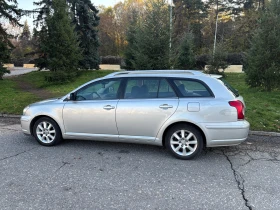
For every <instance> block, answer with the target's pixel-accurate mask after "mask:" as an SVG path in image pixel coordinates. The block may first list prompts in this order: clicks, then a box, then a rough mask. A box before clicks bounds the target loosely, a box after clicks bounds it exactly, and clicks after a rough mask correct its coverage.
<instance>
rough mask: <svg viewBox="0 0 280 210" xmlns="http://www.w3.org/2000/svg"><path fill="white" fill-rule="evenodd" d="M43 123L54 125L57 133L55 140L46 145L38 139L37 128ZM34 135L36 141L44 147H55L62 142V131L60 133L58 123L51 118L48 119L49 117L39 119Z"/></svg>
mask: <svg viewBox="0 0 280 210" xmlns="http://www.w3.org/2000/svg"><path fill="white" fill-rule="evenodd" d="M41 122H48V123H50V124H52V126H53V127H54V129H55V132H56V134H55V139H54V140H53V141H52V142H51V143H44V142H42V141H41V140H40V139H39V138H38V137H37V134H36V129H37V126H38V125H39V124H40V123H41ZM33 135H34V137H35V139H36V140H37V141H38V143H39V144H41V145H43V146H54V145H56V144H58V143H59V142H60V141H61V131H60V128H59V126H58V125H57V123H56V122H55V121H54V120H52V119H50V118H48V117H42V118H39V119H38V120H37V121H36V122H35V124H34V126H33Z"/></svg>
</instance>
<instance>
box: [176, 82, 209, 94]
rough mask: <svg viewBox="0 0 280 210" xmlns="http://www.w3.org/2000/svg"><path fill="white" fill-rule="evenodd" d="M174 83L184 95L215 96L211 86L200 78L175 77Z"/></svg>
mask: <svg viewBox="0 0 280 210" xmlns="http://www.w3.org/2000/svg"><path fill="white" fill-rule="evenodd" d="M173 83H174V85H175V86H176V88H177V90H178V91H179V93H180V95H181V96H183V97H213V93H212V91H211V90H210V88H209V87H208V86H207V85H206V84H204V83H203V82H201V81H199V80H191V79H174V80H173Z"/></svg>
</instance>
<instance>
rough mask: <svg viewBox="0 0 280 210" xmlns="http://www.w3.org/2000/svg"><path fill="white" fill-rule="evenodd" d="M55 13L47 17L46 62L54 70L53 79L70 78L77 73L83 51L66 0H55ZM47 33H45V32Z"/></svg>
mask: <svg viewBox="0 0 280 210" xmlns="http://www.w3.org/2000/svg"><path fill="white" fill-rule="evenodd" d="M52 9H53V14H52V15H51V14H48V15H47V17H46V25H47V30H48V32H47V37H44V38H43V39H42V40H41V42H42V50H43V52H44V57H43V58H45V59H44V62H45V64H46V67H47V68H48V69H49V70H50V71H52V72H53V75H52V76H51V77H50V78H48V80H51V81H65V80H70V79H72V78H73V77H75V76H76V75H77V69H78V62H79V60H80V59H81V53H80V48H79V43H78V38H77V35H76V33H75V31H74V26H72V25H71V19H70V18H69V14H68V12H67V5H66V3H65V1H61V0H53V2H52ZM44 34H45V33H44Z"/></svg>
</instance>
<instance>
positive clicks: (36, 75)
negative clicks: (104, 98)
mask: <svg viewBox="0 0 280 210" xmlns="http://www.w3.org/2000/svg"><path fill="white" fill-rule="evenodd" d="M112 72H114V71H83V72H82V74H81V75H80V76H79V77H78V78H76V80H75V81H73V82H70V83H67V84H56V85H54V84H51V85H50V84H48V83H47V82H46V81H45V80H44V78H45V76H46V75H47V74H49V72H32V73H29V74H26V75H22V76H20V77H18V78H19V79H20V80H22V81H25V82H27V83H30V84H32V85H33V86H34V87H35V88H42V89H44V90H46V91H48V92H50V93H52V94H53V95H54V96H63V95H65V94H67V93H69V92H70V91H71V90H73V89H75V88H77V87H78V86H79V85H82V84H84V83H85V82H88V81H90V80H92V79H95V78H98V77H103V76H105V75H107V74H109V73H112ZM226 80H227V81H228V82H229V83H230V84H231V85H232V86H233V87H235V88H236V89H238V90H239V93H240V94H241V95H242V96H243V97H244V100H245V103H246V107H247V109H246V114H245V115H246V119H247V120H248V121H249V122H250V124H251V130H262V131H274V132H280V103H279V102H280V91H279V90H278V91H272V92H264V91H262V90H260V89H257V88H254V89H252V88H249V87H248V86H247V85H246V83H245V74H236V73H234V74H233V73H232V74H227V77H226ZM38 100H40V98H39V97H38V96H36V95H34V94H32V93H28V92H26V91H22V90H19V89H18V88H17V84H16V81H15V80H14V79H5V80H3V81H0V113H8V114H21V113H22V109H23V108H24V107H25V106H26V105H28V104H30V103H33V102H35V101H38Z"/></svg>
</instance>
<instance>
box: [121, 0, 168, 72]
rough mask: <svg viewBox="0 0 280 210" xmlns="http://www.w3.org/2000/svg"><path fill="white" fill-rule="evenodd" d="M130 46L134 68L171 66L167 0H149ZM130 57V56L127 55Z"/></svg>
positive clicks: (166, 67) (164, 67) (165, 67)
mask: <svg viewBox="0 0 280 210" xmlns="http://www.w3.org/2000/svg"><path fill="white" fill-rule="evenodd" d="M145 8H146V10H145V14H144V16H143V17H142V18H141V19H140V20H139V24H138V27H136V28H135V34H131V35H132V36H134V39H131V41H132V43H130V44H129V45H128V47H130V49H129V52H131V55H130V57H131V59H129V62H131V64H132V68H133V69H146V70H147V69H151V70H152V69H168V68H169V65H170V64H169V53H170V48H169V39H170V28H169V21H168V20H169V15H168V14H169V13H168V7H167V4H166V2H165V0H154V1H151V0H150V1H147V2H146V4H145ZM126 55H127V54H126ZM126 58H128V57H126Z"/></svg>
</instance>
